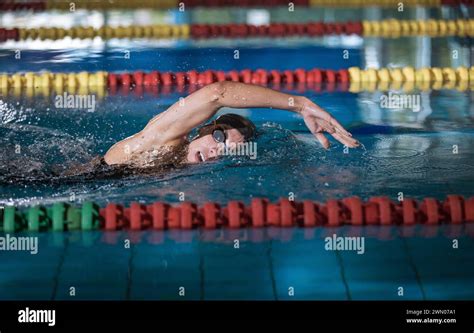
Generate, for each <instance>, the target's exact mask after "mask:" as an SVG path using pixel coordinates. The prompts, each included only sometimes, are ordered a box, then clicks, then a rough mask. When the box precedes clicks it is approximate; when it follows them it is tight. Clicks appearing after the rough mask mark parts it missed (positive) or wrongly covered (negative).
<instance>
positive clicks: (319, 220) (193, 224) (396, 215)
mask: <svg viewBox="0 0 474 333" xmlns="http://www.w3.org/2000/svg"><path fill="white" fill-rule="evenodd" d="M100 219H101V221H100V222H101V227H102V229H105V230H122V229H130V230H144V229H155V230H165V229H195V228H199V227H202V228H204V229H218V228H222V227H228V228H231V229H239V228H244V227H253V228H262V227H271V226H273V227H283V228H287V227H310V228H311V227H339V226H344V225H351V226H363V225H372V226H384V225H386V226H388V225H404V226H411V225H415V224H420V225H434V226H436V225H441V224H454V225H459V224H462V223H474V197H471V198H466V199H465V198H463V197H462V196H459V195H448V196H447V198H446V200H444V201H442V202H441V201H438V200H436V199H434V198H425V199H423V200H421V201H416V200H413V199H405V200H403V201H401V202H394V201H392V200H390V199H389V198H388V197H384V196H380V197H372V198H370V199H369V200H367V201H365V202H364V201H362V200H361V199H360V198H358V197H349V198H344V199H341V200H336V199H330V200H328V201H327V202H326V203H319V202H313V201H309V200H306V201H303V202H298V201H290V200H288V199H280V201H278V202H276V203H272V202H270V201H268V200H267V199H260V198H256V199H253V200H252V201H251V202H250V204H249V205H245V204H244V203H243V202H240V201H229V202H228V204H227V205H226V206H224V207H222V206H220V205H219V204H217V203H215V202H207V203H205V204H204V205H202V206H198V205H196V204H194V203H191V202H183V203H181V204H178V205H175V206H173V205H169V204H166V203H161V202H155V203H153V204H150V205H143V204H138V203H131V204H130V207H123V206H121V205H119V204H114V203H110V204H108V205H107V206H106V207H105V208H103V209H101V211H100Z"/></svg>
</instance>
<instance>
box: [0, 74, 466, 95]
mask: <svg viewBox="0 0 474 333" xmlns="http://www.w3.org/2000/svg"><path fill="white" fill-rule="evenodd" d="M222 81H234V82H243V83H249V84H258V85H263V86H269V87H274V88H276V89H278V88H279V87H281V86H296V87H297V86H301V87H307V88H309V89H311V88H314V89H317V90H321V89H323V90H324V89H328V90H329V91H330V90H335V89H340V90H342V91H345V90H349V91H351V92H359V91H377V90H380V91H386V90H390V89H395V90H404V91H412V90H423V91H426V90H430V89H433V90H440V89H457V90H459V91H466V90H472V89H473V88H474V67H470V68H468V67H458V68H449V67H443V68H440V67H432V68H427V67H426V68H419V69H415V68H413V67H403V68H390V69H388V68H381V69H361V68H359V67H351V68H349V69H340V70H329V69H318V68H315V69H310V70H304V69H296V70H282V71H279V70H264V69H257V70H250V69H243V70H241V71H236V70H232V71H228V72H225V71H214V70H206V71H203V72H198V71H195V70H191V71H188V72H158V71H151V72H143V71H136V72H129V73H107V72H105V71H99V72H94V73H89V72H79V73H51V72H40V73H34V72H26V73H14V74H0V92H2V94H4V95H8V94H9V93H10V91H14V92H15V93H16V94H19V93H21V92H22V91H26V92H27V93H33V91H34V90H39V91H41V92H42V93H43V94H45V95H49V93H50V92H56V93H62V92H70V93H74V92H81V91H83V92H87V91H91V92H94V91H97V92H100V91H104V90H105V89H108V90H109V91H111V92H112V93H115V92H117V91H119V90H120V91H122V92H124V91H127V90H132V89H140V88H144V89H145V90H147V89H148V90H152V91H153V89H152V88H151V87H173V86H177V87H188V86H192V87H191V88H190V89H194V88H197V87H200V86H204V85H208V84H212V83H215V82H222ZM321 86H322V87H321ZM336 87H337V88H336Z"/></svg>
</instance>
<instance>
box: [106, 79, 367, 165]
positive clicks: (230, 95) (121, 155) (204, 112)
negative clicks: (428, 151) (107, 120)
mask: <svg viewBox="0 0 474 333" xmlns="http://www.w3.org/2000/svg"><path fill="white" fill-rule="evenodd" d="M221 107H231V108H271V109H280V110H288V111H292V112H296V113H299V114H300V115H301V116H302V117H303V119H304V122H305V124H306V126H307V127H308V129H309V130H310V131H311V133H313V135H314V136H315V137H316V139H318V140H319V142H320V143H321V144H322V145H323V146H324V147H325V148H328V147H329V141H328V139H327V138H326V137H325V136H324V134H323V132H327V133H329V134H331V135H332V136H333V137H334V138H335V139H336V140H338V141H339V142H341V143H342V144H344V145H346V146H348V147H357V146H358V145H359V143H358V142H357V140H355V139H353V138H352V135H351V134H350V133H349V132H348V131H346V130H345V129H344V127H342V125H341V124H339V122H338V121H337V120H336V119H334V118H333V117H332V116H331V115H330V114H329V113H327V112H326V111H324V110H323V109H321V108H320V107H319V106H318V105H316V104H315V103H313V102H312V101H311V100H309V99H308V98H306V97H304V96H296V95H289V94H285V93H282V92H278V91H275V90H272V89H269V88H265V87H261V86H256V85H251V84H244V83H239V82H230V81H224V82H217V83H213V84H210V85H208V86H205V87H203V88H202V89H200V90H198V91H196V92H194V93H193V94H191V95H189V96H188V97H186V98H185V99H181V100H180V101H178V102H176V103H175V104H173V105H172V106H171V107H170V108H169V109H168V110H166V111H165V112H162V113H160V114H159V115H157V116H155V117H154V118H153V119H152V120H150V122H149V123H148V124H147V125H146V126H145V128H144V129H143V130H141V131H140V132H138V133H136V134H135V135H133V136H131V137H129V138H126V139H124V140H122V141H120V142H118V143H116V144H115V145H113V146H112V147H111V148H110V149H109V151H108V152H107V153H106V154H105V156H104V159H105V161H106V163H108V164H127V163H128V162H129V161H130V160H131V159H132V158H133V157H134V156H137V155H139V154H141V153H143V152H145V151H151V150H153V149H155V148H157V147H160V146H173V145H178V144H181V143H182V142H183V140H184V139H185V138H186V136H187V135H188V134H189V132H190V131H191V130H192V129H194V128H195V127H197V126H199V125H201V124H202V123H204V122H206V121H207V120H209V119H210V118H212V117H213V116H214V115H215V114H216V112H217V111H218V110H219V109H220V108H221Z"/></svg>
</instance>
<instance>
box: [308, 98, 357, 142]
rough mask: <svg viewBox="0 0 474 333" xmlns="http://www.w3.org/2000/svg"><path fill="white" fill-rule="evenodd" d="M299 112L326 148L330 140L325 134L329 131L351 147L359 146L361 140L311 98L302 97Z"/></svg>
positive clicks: (335, 137)
mask: <svg viewBox="0 0 474 333" xmlns="http://www.w3.org/2000/svg"><path fill="white" fill-rule="evenodd" d="M299 113H300V114H301V115H302V116H303V119H304V122H305V124H306V126H307V127H308V129H309V130H310V131H311V133H313V135H314V136H315V137H316V139H318V141H319V142H320V143H321V144H322V145H323V147H324V148H326V149H327V148H329V146H330V144H329V140H328V138H327V137H326V136H325V135H324V134H323V133H324V132H326V133H329V134H331V135H332V136H333V138H334V139H336V140H337V141H339V142H340V143H342V144H343V145H346V146H347V147H350V148H355V147H358V146H359V145H360V144H359V141H357V140H356V139H354V138H353V137H352V134H351V133H349V132H348V131H347V130H346V129H345V128H344V127H342V125H341V124H340V123H339V122H338V121H337V120H336V119H335V118H334V117H333V116H331V115H330V114H329V113H328V112H326V111H324V110H323V109H322V108H320V107H319V106H318V105H316V104H315V103H313V102H312V101H311V100H310V99H308V98H306V97H302V100H301V101H300V108H299Z"/></svg>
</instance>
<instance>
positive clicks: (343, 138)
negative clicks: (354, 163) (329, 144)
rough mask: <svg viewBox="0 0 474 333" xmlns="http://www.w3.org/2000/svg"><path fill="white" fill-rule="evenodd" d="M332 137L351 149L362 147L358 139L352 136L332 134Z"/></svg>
mask: <svg viewBox="0 0 474 333" xmlns="http://www.w3.org/2000/svg"><path fill="white" fill-rule="evenodd" d="M332 136H333V137H334V139H336V140H337V141H339V142H340V143H342V144H343V145H346V146H347V147H349V148H355V147H358V146H359V145H360V144H359V141H357V140H356V139H354V138H352V137H350V136H347V135H344V134H341V133H337V132H334V133H332Z"/></svg>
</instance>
